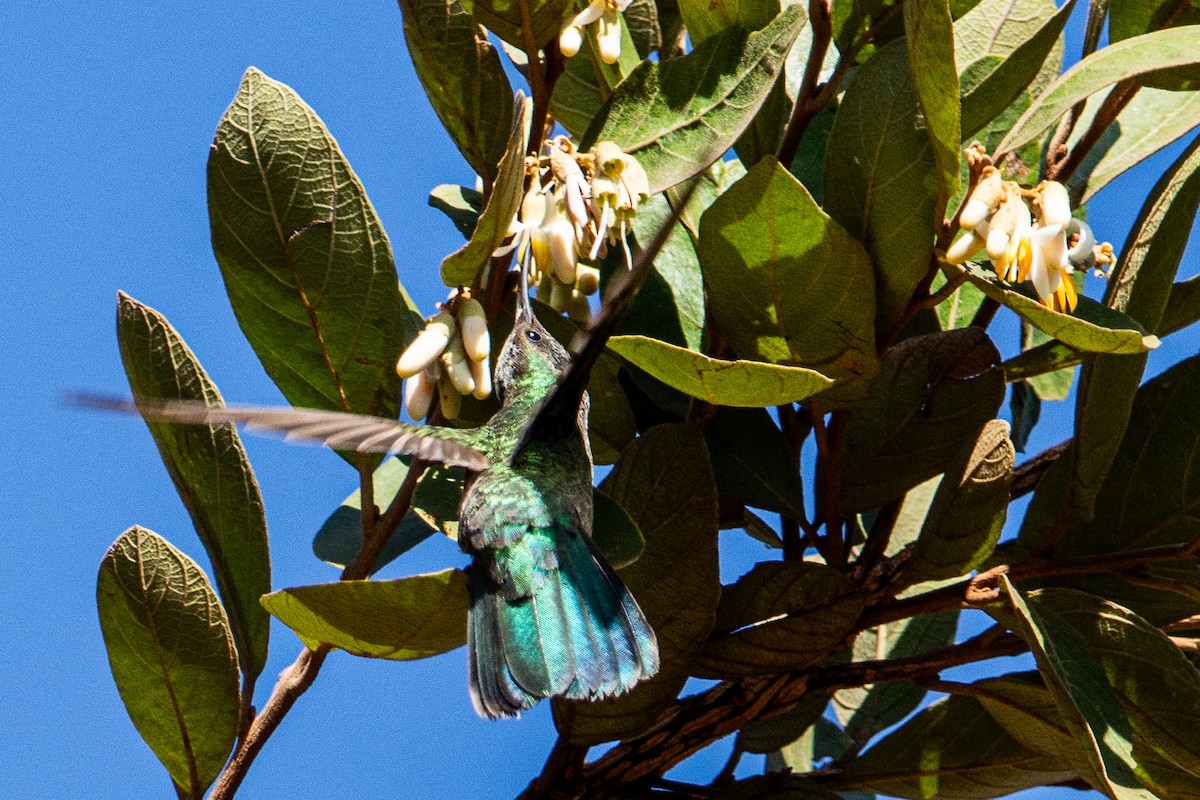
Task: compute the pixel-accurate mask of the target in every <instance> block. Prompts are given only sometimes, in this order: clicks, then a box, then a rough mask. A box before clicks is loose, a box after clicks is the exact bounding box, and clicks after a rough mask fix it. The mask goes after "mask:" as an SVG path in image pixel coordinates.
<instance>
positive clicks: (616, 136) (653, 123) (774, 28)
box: [580, 6, 805, 194]
mask: <svg viewBox="0 0 1200 800" xmlns="http://www.w3.org/2000/svg"><path fill="white" fill-rule="evenodd" d="M804 18H805V17H804V11H803V9H802V8H801V7H800V6H791V7H789V8H787V9H785V10H784V11H783V13H781V14H780V15H779V16H778V17H776V19H775V20H774V21H773V22H772V23H771V24H770V25H768V26H767V27H765V28H763V29H762V30H760V31H755V32H754V33H747V32H746V31H745V30H743V29H741V28H731V29H729V30H727V31H724V32H722V33H718V34H716V35H714V36H712V37H710V38H709V39H708V40H707V41H705V42H704V43H702V44H700V45H698V46H697V47H696V49H695V50H693V51H692V52H691V53H689V54H688V55H686V56H683V57H682V58H673V59H670V60H669V61H664V62H661V63H658V62H652V61H645V62H643V63H642V64H641V65H640V66H639V67H638V68H637V69H635V70H634V71H633V73H632V74H631V75H630V76H629V77H628V78H626V79H625V80H624V81H623V82H622V83H621V85H620V86H618V87H617V89H616V91H614V92H613V94H612V96H611V97H610V98H609V99H608V101H607V102H606V103H605V105H604V107H603V108H602V109H601V110H600V112H599V113H598V114H597V115H596V117H595V119H594V120H593V121H592V125H591V127H590V128H588V131H587V134H586V135H585V136H584V137H583V141H582V142H581V144H580V146H581V147H582V148H584V149H586V148H589V147H591V146H592V145H593V144H595V143H596V142H598V141H602V140H612V141H614V142H616V143H617V144H618V145H620V146H621V147H622V148H624V149H625V151H626V152H628V153H630V154H632V155H633V156H635V157H636V158H637V159H638V161H639V162H641V164H642V166H643V167H644V168H645V170H646V173H647V175H648V176H649V178H650V193H651V194H654V193H657V192H661V191H663V190H664V189H667V188H669V187H671V186H674V185H675V184H677V183H679V182H681V181H684V180H687V179H688V178H690V177H692V176H693V175H695V174H697V173H698V172H700V171H702V170H704V169H705V168H706V167H708V165H709V164H712V163H713V162H714V161H716V160H717V159H718V158H720V157H721V155H722V154H723V153H724V152H725V151H726V150H728V149H729V147H730V146H731V145H732V144H733V143H734V142H735V141H736V140H737V138H738V137H739V136H740V135H741V133H742V131H744V130H745V129H746V127H747V126H748V125H749V124H750V123H751V121H752V120H753V119H754V116H755V115H756V114H757V113H758V110H759V108H760V107H761V106H762V104H763V101H764V100H766V97H767V94H768V93H769V92H770V90H771V87H772V86H774V85H775V80H776V78H777V77H778V75H779V72H780V70H781V69H782V68H783V61H784V58H785V57H786V55H787V51H788V48H789V47H791V45H792V42H793V41H794V40H795V39H796V34H797V33H799V31H800V28H801V26H802V25H803V24H804Z"/></svg>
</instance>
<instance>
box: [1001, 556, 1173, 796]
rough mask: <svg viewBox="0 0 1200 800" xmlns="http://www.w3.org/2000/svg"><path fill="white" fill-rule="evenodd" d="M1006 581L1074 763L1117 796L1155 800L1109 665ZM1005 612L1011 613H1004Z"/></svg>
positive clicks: (1087, 777) (1018, 622)
mask: <svg viewBox="0 0 1200 800" xmlns="http://www.w3.org/2000/svg"><path fill="white" fill-rule="evenodd" d="M1001 585H1002V587H1003V589H1004V592H1005V596H1006V597H1007V600H1008V611H1009V612H1010V613H1011V616H1012V619H1013V620H1014V621H1015V625H1014V627H1013V630H1014V632H1015V633H1016V634H1018V635H1019V636H1020V637H1021V638H1022V639H1024V640H1025V643H1026V644H1027V645H1029V649H1030V651H1031V652H1032V653H1033V657H1034V660H1035V661H1036V662H1037V666H1038V672H1040V673H1041V674H1042V678H1043V680H1045V681H1046V687H1047V688H1048V689H1049V690H1050V696H1051V697H1052V698H1053V699H1054V704H1055V705H1056V706H1057V707H1058V711H1059V714H1061V715H1062V719H1063V722H1064V723H1065V724H1066V726H1067V730H1069V731H1070V732H1071V735H1072V736H1073V737H1074V738H1075V741H1076V743H1077V745H1078V748H1079V749H1078V751H1077V752H1076V753H1073V754H1072V757H1071V758H1070V766H1071V768H1072V769H1074V770H1075V771H1076V772H1077V773H1078V774H1079V775H1080V776H1081V777H1083V778H1084V779H1085V780H1087V781H1088V782H1089V783H1090V784H1092V786H1093V787H1095V788H1097V789H1098V790H1100V791H1103V792H1104V793H1105V794H1107V795H1109V796H1110V797H1113V798H1115V800H1154V795H1152V794H1151V793H1150V792H1148V791H1146V790H1145V789H1144V788H1143V787H1142V786H1141V785H1140V783H1139V782H1138V780H1137V778H1136V777H1135V776H1134V769H1135V766H1136V761H1135V760H1134V757H1133V733H1132V729H1131V726H1130V723H1129V720H1128V718H1127V717H1126V716H1125V714H1124V712H1123V711H1122V709H1121V705H1120V703H1118V701H1117V699H1116V698H1115V697H1114V696H1113V694H1112V691H1111V689H1110V688H1109V686H1108V679H1107V677H1106V676H1105V674H1104V670H1103V669H1102V668H1101V667H1100V665H1099V664H1098V663H1096V661H1095V660H1094V659H1093V658H1092V657H1091V656H1090V655H1089V654H1088V651H1087V645H1086V642H1085V641H1084V639H1083V636H1082V635H1081V634H1080V633H1079V632H1078V631H1076V630H1074V629H1073V628H1072V627H1071V626H1070V625H1068V624H1067V623H1066V622H1064V621H1063V620H1062V619H1060V618H1059V617H1057V616H1056V615H1053V614H1044V613H1041V612H1039V611H1038V610H1037V609H1036V608H1033V607H1031V606H1030V605H1029V604H1027V603H1026V602H1025V600H1024V598H1022V597H1021V595H1020V594H1019V593H1018V592H1017V590H1016V589H1015V588H1014V587H1013V585H1012V584H1011V583H1010V582H1009V581H1008V578H1007V577H1002V578H1001ZM1004 616H1006V617H1007V616H1008V614H1005V615H1004Z"/></svg>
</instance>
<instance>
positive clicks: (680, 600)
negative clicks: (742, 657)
mask: <svg viewBox="0 0 1200 800" xmlns="http://www.w3.org/2000/svg"><path fill="white" fill-rule="evenodd" d="M600 489H601V491H603V492H604V493H605V494H607V495H609V497H611V498H612V499H613V500H615V501H616V502H617V503H618V504H619V505H620V506H621V507H622V508H624V509H625V510H626V511H627V512H628V513H629V516H630V517H631V518H632V519H633V521H634V522H635V523H636V524H637V526H638V528H639V529H641V531H642V535H643V536H644V537H645V541H646V549H645V550H644V551H643V552H642V555H641V558H639V559H638V560H637V561H636V562H634V563H633V564H632V565H631V566H629V567H626V568H625V569H623V570H621V579H622V580H623V581H625V585H626V586H628V587H629V590H630V591H631V592H632V593H633V595H634V597H636V598H637V601H638V604H639V605H640V606H641V607H642V610H643V611H644V612H645V613H646V617H647V619H648V620H649V622H650V626H651V627H652V628H653V629H654V631H655V633H657V634H658V647H659V652H660V656H661V660H662V666H661V669H660V670H659V673H658V675H656V676H654V677H653V678H651V679H650V680H648V681H644V682H642V683H640V684H638V685H637V686H636V687H634V689H633V690H632V691H630V692H628V693H626V694H623V695H621V696H620V697H615V698H611V699H607V700H601V701H598V702H590V703H589V702H581V701H563V700H559V699H556V700H555V701H554V703H553V707H554V719H555V724H556V725H557V726H558V730H559V732H560V733H561V734H562V735H564V736H567V737H569V739H570V740H571V741H572V742H575V743H588V744H595V743H598V742H604V741H610V740H613V739H620V738H625V737H628V736H632V735H634V734H636V733H639V732H641V731H642V730H644V729H645V727H646V726H647V725H649V724H650V723H651V722H653V721H654V719H655V717H656V716H657V714H658V713H659V711H661V710H662V709H663V708H664V707H666V706H667V705H669V704H670V703H671V702H672V701H673V700H674V699H675V697H676V696H677V695H678V694H679V690H680V689H682V688H683V684H684V683H685V682H686V681H687V676H688V667H689V665H690V664H691V663H692V661H693V660H694V659H695V657H696V654H697V652H698V651H699V649H700V647H701V646H702V644H703V643H704V640H705V638H706V637H707V636H708V632H709V630H710V629H711V627H712V622H713V616H714V614H715V612H716V607H717V599H718V596H719V593H720V585H721V584H720V580H719V577H718V573H717V489H716V486H715V484H714V483H713V477H712V469H711V467H709V463H708V449H707V448H706V447H705V446H704V439H703V438H702V437H701V435H700V432H699V430H698V429H697V428H695V427H694V426H690V425H660V426H658V427H656V428H652V429H650V430H649V431H647V432H646V434H645V435H643V436H642V437H641V438H639V439H636V440H635V441H634V442H632V443H631V444H630V445H629V446H628V447H626V448H625V451H624V452H623V453H622V454H621V458H620V460H619V461H618V462H617V464H616V466H615V467H613V471H612V472H611V473H610V474H609V476H608V478H606V479H605V481H604V483H603V484H601V486H600Z"/></svg>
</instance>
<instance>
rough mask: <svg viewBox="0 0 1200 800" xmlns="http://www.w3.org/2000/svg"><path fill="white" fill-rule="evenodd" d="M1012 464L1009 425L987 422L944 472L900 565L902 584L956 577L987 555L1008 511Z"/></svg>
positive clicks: (1013, 455) (1002, 422)
mask: <svg viewBox="0 0 1200 800" xmlns="http://www.w3.org/2000/svg"><path fill="white" fill-rule="evenodd" d="M1015 460H1016V451H1015V450H1014V448H1013V443H1012V442H1011V441H1010V440H1009V438H1008V423H1007V422H1004V421H1003V420H998V419H994V420H991V421H990V422H988V423H987V424H986V425H985V426H984V427H983V430H982V431H980V433H979V438H978V439H977V440H976V441H974V442H972V443H971V444H970V445H969V446H968V447H965V448H963V450H962V451H961V453H960V454H959V457H958V458H957V459H956V461H955V463H954V464H953V465H951V466H950V467H949V468H947V470H946V476H945V477H944V478H943V479H942V482H941V484H940V485H939V486H938V491H937V494H936V495H934V498H933V505H932V506H930V509H929V516H927V517H926V518H925V525H924V527H922V529H921V535H920V537H919V538H918V539H917V544H916V547H915V548H914V550H913V553H912V557H911V558H910V559H909V561H908V562H907V563H906V565H905V569H904V577H905V580H907V581H911V582H913V583H917V582H920V581H930V580H941V579H944V578H955V577H958V576H959V575H965V574H966V573H968V572H970V571H971V570H973V569H975V568H976V567H978V566H979V565H980V564H982V563H983V561H984V560H985V559H986V558H987V557H988V556H990V555H991V554H992V550H993V549H994V548H995V547H996V542H998V541H999V540H1000V531H1001V529H1002V528H1003V527H1004V520H1005V518H1006V516H1007V512H1008V502H1009V486H1010V484H1011V483H1012V472H1013V463H1014V461H1015Z"/></svg>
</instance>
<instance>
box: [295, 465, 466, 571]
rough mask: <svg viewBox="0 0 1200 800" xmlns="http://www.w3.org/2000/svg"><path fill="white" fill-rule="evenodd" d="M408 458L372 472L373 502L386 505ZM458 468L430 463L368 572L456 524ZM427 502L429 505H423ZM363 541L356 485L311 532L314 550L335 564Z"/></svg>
mask: <svg viewBox="0 0 1200 800" xmlns="http://www.w3.org/2000/svg"><path fill="white" fill-rule="evenodd" d="M410 462H411V459H410V458H407V457H405V458H403V459H401V458H389V459H388V460H387V461H384V462H383V463H382V464H381V465H380V466H379V468H378V469H376V470H375V473H374V475H373V476H372V484H373V486H374V495H375V506H376V508H377V509H380V510H381V511H382V510H383V509H386V508H387V507H388V506H389V505H391V502H392V500H393V498H395V496H396V493H397V492H399V491H400V487H401V485H403V483H404V481H405V480H406V479H407V478H408V465H409V463H410ZM462 488H463V477H462V471H461V470H456V469H453V468H448V467H433V468H431V469H429V470H427V471H426V472H425V474H424V475H422V476H421V480H420V481H419V482H418V484H417V489H416V492H415V494H414V495H413V507H412V509H411V510H410V511H409V512H408V513H407V514H405V515H404V517H403V518H402V519H401V520H400V524H399V525H397V526H396V530H394V531H393V532H392V534H391V536H389V537H388V541H387V544H385V545H384V546H383V550H381V551H380V553H379V556H378V557H377V558H376V559H375V565H374V566H373V567H372V568H371V572H372V573H375V572H378V571H379V570H380V569H382V568H383V567H384V566H386V565H387V564H390V563H391V562H392V561H394V560H396V559H397V558H399V557H400V556H401V555H403V554H404V553H406V552H408V551H409V550H411V549H412V548H414V547H416V546H417V545H418V544H420V543H421V542H423V541H425V540H426V539H428V538H429V537H430V536H432V535H433V534H434V533H436V532H437V531H438V529H439V528H441V529H442V530H443V531H445V532H446V533H452V532H455V531H456V530H457V520H458V501H459V499H461V497H462ZM429 506H432V508H427V507H429ZM362 545H363V533H362V491H361V490H360V489H355V490H354V491H353V492H351V493H350V495H349V496H348V497H347V498H346V499H345V500H343V501H342V504H341V505H340V506H338V508H337V509H336V510H335V511H334V512H333V513H332V514H330V515H329V518H328V519H326V520H325V522H324V523H322V525H321V527H320V529H319V530H318V531H317V534H316V536H315V537H314V538H313V544H312V547H313V554H314V555H316V557H317V558H319V559H321V560H322V561H324V562H326V563H328V564H332V565H334V566H336V567H345V566H346V565H347V564H349V563H350V562H352V561H353V560H354V559H355V557H356V556H357V555H358V552H359V550H361V549H362Z"/></svg>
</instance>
